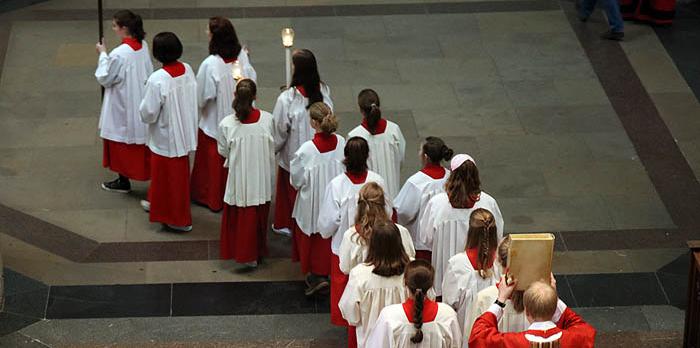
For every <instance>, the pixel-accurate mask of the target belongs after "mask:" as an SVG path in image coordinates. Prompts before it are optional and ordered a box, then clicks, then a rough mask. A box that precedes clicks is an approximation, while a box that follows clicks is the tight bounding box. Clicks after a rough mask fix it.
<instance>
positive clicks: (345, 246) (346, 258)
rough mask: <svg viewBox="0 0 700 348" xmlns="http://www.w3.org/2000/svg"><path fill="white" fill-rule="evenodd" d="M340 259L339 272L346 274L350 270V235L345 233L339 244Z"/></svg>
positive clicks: (347, 232)
mask: <svg viewBox="0 0 700 348" xmlns="http://www.w3.org/2000/svg"><path fill="white" fill-rule="evenodd" d="M338 259H340V265H339V266H340V271H341V272H343V273H345V274H348V273H350V270H352V266H353V265H352V233H350V232H349V230H348V231H345V232H344V234H343V240H342V241H341V242H340V252H339V255H338Z"/></svg>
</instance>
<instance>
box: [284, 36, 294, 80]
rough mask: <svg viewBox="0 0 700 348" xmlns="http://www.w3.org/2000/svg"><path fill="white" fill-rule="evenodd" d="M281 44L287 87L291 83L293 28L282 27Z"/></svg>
mask: <svg viewBox="0 0 700 348" xmlns="http://www.w3.org/2000/svg"><path fill="white" fill-rule="evenodd" d="M282 46H284V53H285V55H284V57H285V65H284V71H285V77H286V82H287V88H289V85H291V84H292V46H294V29H292V28H284V29H282Z"/></svg>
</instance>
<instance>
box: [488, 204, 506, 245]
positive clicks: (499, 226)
mask: <svg viewBox="0 0 700 348" xmlns="http://www.w3.org/2000/svg"><path fill="white" fill-rule="evenodd" d="M491 213H492V214H493V218H494V219H495V220H496V233H497V234H498V240H499V241H500V240H501V239H503V233H504V230H503V229H504V228H505V226H504V225H505V223H504V222H503V215H502V214H501V209H500V208H499V207H498V203H497V202H496V200H495V199H494V201H493V209H492V211H491Z"/></svg>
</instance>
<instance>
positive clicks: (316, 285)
mask: <svg viewBox="0 0 700 348" xmlns="http://www.w3.org/2000/svg"><path fill="white" fill-rule="evenodd" d="M307 283H308V284H309V287H308V288H306V290H304V295H306V296H311V295H313V294H315V293H317V292H320V291H322V290H324V289H327V288H328V287H330V285H331V284H330V282H329V281H328V279H327V278H325V277H319V276H315V275H310V276H308V277H307Z"/></svg>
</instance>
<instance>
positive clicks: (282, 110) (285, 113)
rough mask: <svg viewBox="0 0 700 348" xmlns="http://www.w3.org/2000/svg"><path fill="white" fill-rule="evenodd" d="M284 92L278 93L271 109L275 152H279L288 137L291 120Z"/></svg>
mask: <svg viewBox="0 0 700 348" xmlns="http://www.w3.org/2000/svg"><path fill="white" fill-rule="evenodd" d="M286 98H287V96H286V94H285V93H282V94H280V96H279V97H278V98H277V103H275V108H274V110H272V117H273V119H274V129H273V136H274V138H275V153H277V152H280V150H282V148H283V147H284V144H286V143H287V138H288V137H289V129H290V127H291V126H292V122H291V121H290V120H289V102H288V100H287V99H286Z"/></svg>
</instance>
